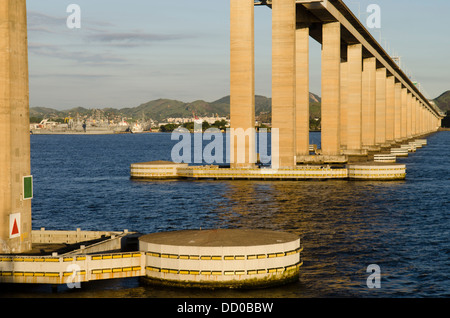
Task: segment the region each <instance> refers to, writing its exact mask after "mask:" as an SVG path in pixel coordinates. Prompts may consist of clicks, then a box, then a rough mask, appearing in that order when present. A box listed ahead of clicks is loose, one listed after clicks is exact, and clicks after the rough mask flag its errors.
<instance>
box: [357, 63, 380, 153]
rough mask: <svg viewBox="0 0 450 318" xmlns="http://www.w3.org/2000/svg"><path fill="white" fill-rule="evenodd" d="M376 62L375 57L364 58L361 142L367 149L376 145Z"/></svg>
mask: <svg viewBox="0 0 450 318" xmlns="http://www.w3.org/2000/svg"><path fill="white" fill-rule="evenodd" d="M376 63H377V60H376V58H374V57H371V58H366V59H364V60H363V73H362V118H361V120H362V124H361V126H362V127H363V129H362V131H361V142H362V145H363V148H366V149H372V148H373V147H375V105H376Z"/></svg>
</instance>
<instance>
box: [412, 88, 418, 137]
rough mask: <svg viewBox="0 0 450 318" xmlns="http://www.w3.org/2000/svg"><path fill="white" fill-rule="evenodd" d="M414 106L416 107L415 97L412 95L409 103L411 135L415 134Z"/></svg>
mask: <svg viewBox="0 0 450 318" xmlns="http://www.w3.org/2000/svg"><path fill="white" fill-rule="evenodd" d="M416 107H417V97H415V96H413V98H412V103H411V136H412V137H414V136H415V135H416Z"/></svg>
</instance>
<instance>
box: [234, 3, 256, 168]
mask: <svg viewBox="0 0 450 318" xmlns="http://www.w3.org/2000/svg"><path fill="white" fill-rule="evenodd" d="M230 118H231V122H230V124H231V125H230V126H231V128H232V130H231V134H230V139H231V142H230V144H231V145H230V148H231V149H230V161H231V166H232V167H234V168H238V167H240V168H251V167H253V166H254V163H255V162H256V153H255V147H254V145H255V132H254V128H255V46H254V2H253V1H252V0H230Z"/></svg>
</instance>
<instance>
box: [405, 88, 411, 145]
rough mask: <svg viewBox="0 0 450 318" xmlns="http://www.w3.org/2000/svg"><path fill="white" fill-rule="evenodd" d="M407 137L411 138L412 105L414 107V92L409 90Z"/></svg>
mask: <svg viewBox="0 0 450 318" xmlns="http://www.w3.org/2000/svg"><path fill="white" fill-rule="evenodd" d="M406 102H407V103H406V138H408V139H411V137H412V130H411V118H412V115H411V113H412V112H411V107H412V94H411V93H410V92H408V96H407V98H406Z"/></svg>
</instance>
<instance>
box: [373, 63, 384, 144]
mask: <svg viewBox="0 0 450 318" xmlns="http://www.w3.org/2000/svg"><path fill="white" fill-rule="evenodd" d="M375 112H376V119H375V120H376V125H375V142H376V143H377V144H378V145H380V146H382V145H384V143H385V141H386V69H385V68H379V69H377V101H376V107H375Z"/></svg>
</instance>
